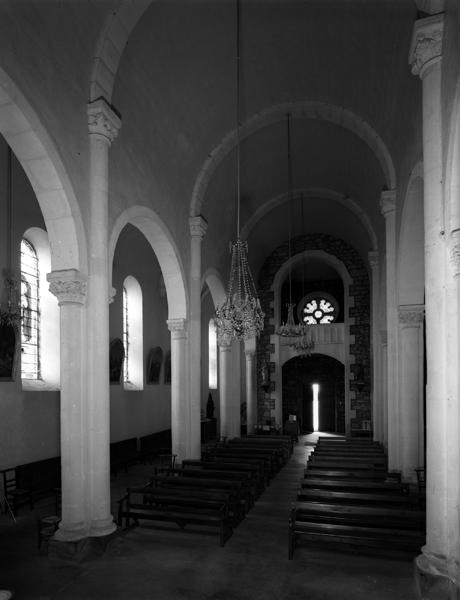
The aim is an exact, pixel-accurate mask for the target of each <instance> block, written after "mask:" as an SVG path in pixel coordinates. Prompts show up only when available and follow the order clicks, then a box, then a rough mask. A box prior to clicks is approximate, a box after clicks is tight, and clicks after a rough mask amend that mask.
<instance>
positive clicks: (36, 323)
mask: <svg viewBox="0 0 460 600" xmlns="http://www.w3.org/2000/svg"><path fill="white" fill-rule="evenodd" d="M39 282H40V272H39V262H38V257H37V252H36V250H35V248H34V247H33V246H32V244H31V243H30V242H28V241H27V240H26V239H25V238H23V239H22V240H21V377H22V378H23V379H40V289H39Z"/></svg>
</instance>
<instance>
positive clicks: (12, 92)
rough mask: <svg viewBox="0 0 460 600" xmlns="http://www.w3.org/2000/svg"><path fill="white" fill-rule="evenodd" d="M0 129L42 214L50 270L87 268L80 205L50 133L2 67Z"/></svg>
mask: <svg viewBox="0 0 460 600" xmlns="http://www.w3.org/2000/svg"><path fill="white" fill-rule="evenodd" d="M0 133H1V134H2V135H3V137H4V138H5V139H6V141H7V142H8V144H9V146H10V147H11V149H12V151H13V152H14V154H15V156H16V158H17V159H18V161H19V162H20V164H21V165H22V167H23V169H24V171H25V173H26V175H27V177H28V179H29V181H30V184H31V186H32V189H33V190H34V192H35V195H36V197H37V201H38V204H39V206H40V209H41V211H42V214H43V218H44V221H45V224H46V230H47V233H48V238H49V242H50V247H51V268H52V269H53V270H54V271H59V270H66V269H77V270H79V271H81V272H82V273H87V272H88V268H87V255H86V239H85V233H84V228H83V223H82V219H81V213H80V207H79V205H78V202H77V199H76V197H75V194H74V191H73V188H72V186H71V184H70V181H69V178H68V175H67V173H66V170H65V168H64V165H63V163H62V161H61V159H60V157H59V154H58V151H57V149H56V148H55V146H54V145H53V143H52V141H51V138H50V136H49V135H48V133H47V132H46V131H45V129H44V127H43V125H42V124H41V123H40V121H39V119H38V117H37V115H36V114H35V111H34V110H33V108H32V107H31V106H30V104H29V103H28V102H27V101H26V99H25V98H24V96H23V95H22V93H21V92H20V91H19V89H18V88H17V87H16V85H15V84H14V83H13V81H12V80H11V79H10V77H9V76H8V75H7V74H6V73H5V71H4V70H3V69H2V68H0Z"/></svg>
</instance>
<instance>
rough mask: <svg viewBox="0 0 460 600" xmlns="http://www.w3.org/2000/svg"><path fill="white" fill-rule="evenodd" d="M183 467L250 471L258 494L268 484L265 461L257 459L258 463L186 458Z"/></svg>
mask: <svg viewBox="0 0 460 600" xmlns="http://www.w3.org/2000/svg"><path fill="white" fill-rule="evenodd" d="M182 468H186V469H205V470H211V471H212V470H218V471H237V472H242V473H248V474H249V475H250V477H251V480H252V481H253V482H254V484H255V487H256V490H257V495H260V494H261V493H262V492H263V491H264V489H265V485H266V480H265V476H264V468H263V463H262V462H259V461H257V463H256V464H253V463H246V462H227V461H225V460H217V459H207V460H197V459H186V460H183V461H182Z"/></svg>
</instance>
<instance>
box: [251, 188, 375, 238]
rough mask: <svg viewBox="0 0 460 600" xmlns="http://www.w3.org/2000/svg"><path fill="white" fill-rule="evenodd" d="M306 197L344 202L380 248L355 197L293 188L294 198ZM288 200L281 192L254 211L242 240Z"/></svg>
mask: <svg viewBox="0 0 460 600" xmlns="http://www.w3.org/2000/svg"><path fill="white" fill-rule="evenodd" d="M302 194H303V196H304V197H305V198H319V199H322V198H324V199H327V200H333V201H334V202H337V203H338V204H342V206H345V207H346V208H347V209H348V210H350V211H351V212H352V213H353V214H354V215H355V216H356V217H357V219H359V221H360V222H361V224H362V226H363V227H364V229H365V231H366V233H367V235H368V236H369V242H370V247H371V248H372V249H374V250H378V242H377V235H376V233H375V231H374V228H373V227H372V223H371V221H370V219H369V217H368V216H367V213H366V212H365V211H364V210H363V209H362V208H361V207H360V206H359V205H358V203H357V202H356V201H355V200H353V198H345V197H344V195H343V194H339V193H338V192H336V191H334V190H329V189H323V188H310V189H296V190H293V192H292V196H293V199H294V200H296V199H297V198H299V197H300V196H301V195H302ZM287 202H288V199H287V197H286V194H284V193H283V194H280V195H279V196H275V197H274V198H271V199H269V200H267V202H265V203H264V204H263V205H262V206H259V208H258V209H257V210H256V211H255V212H254V214H253V215H252V216H251V217H250V218H249V219H248V220H247V221H246V223H245V224H244V226H243V227H242V228H241V234H240V237H241V239H242V240H247V239H248V238H249V235H250V233H251V231H252V229H253V228H254V227H255V226H256V224H257V223H258V221H260V220H261V219H262V218H263V217H264V216H265V215H266V214H268V213H269V212H270V211H271V210H273V209H274V208H276V207H277V206H280V205H282V204H285V203H287Z"/></svg>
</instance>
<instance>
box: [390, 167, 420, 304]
mask: <svg viewBox="0 0 460 600" xmlns="http://www.w3.org/2000/svg"><path fill="white" fill-rule="evenodd" d="M424 255H425V251H424V223H423V164H422V163H421V162H419V163H417V164H416V166H415V167H414V169H413V170H412V173H411V175H410V177H409V181H408V184H407V192H406V196H405V199H404V206H403V209H402V215H401V227H400V231H399V245H398V265H397V277H398V294H399V298H398V303H399V304H400V305H422V304H423V303H424V288H425V285H424V282H425V267H424Z"/></svg>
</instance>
